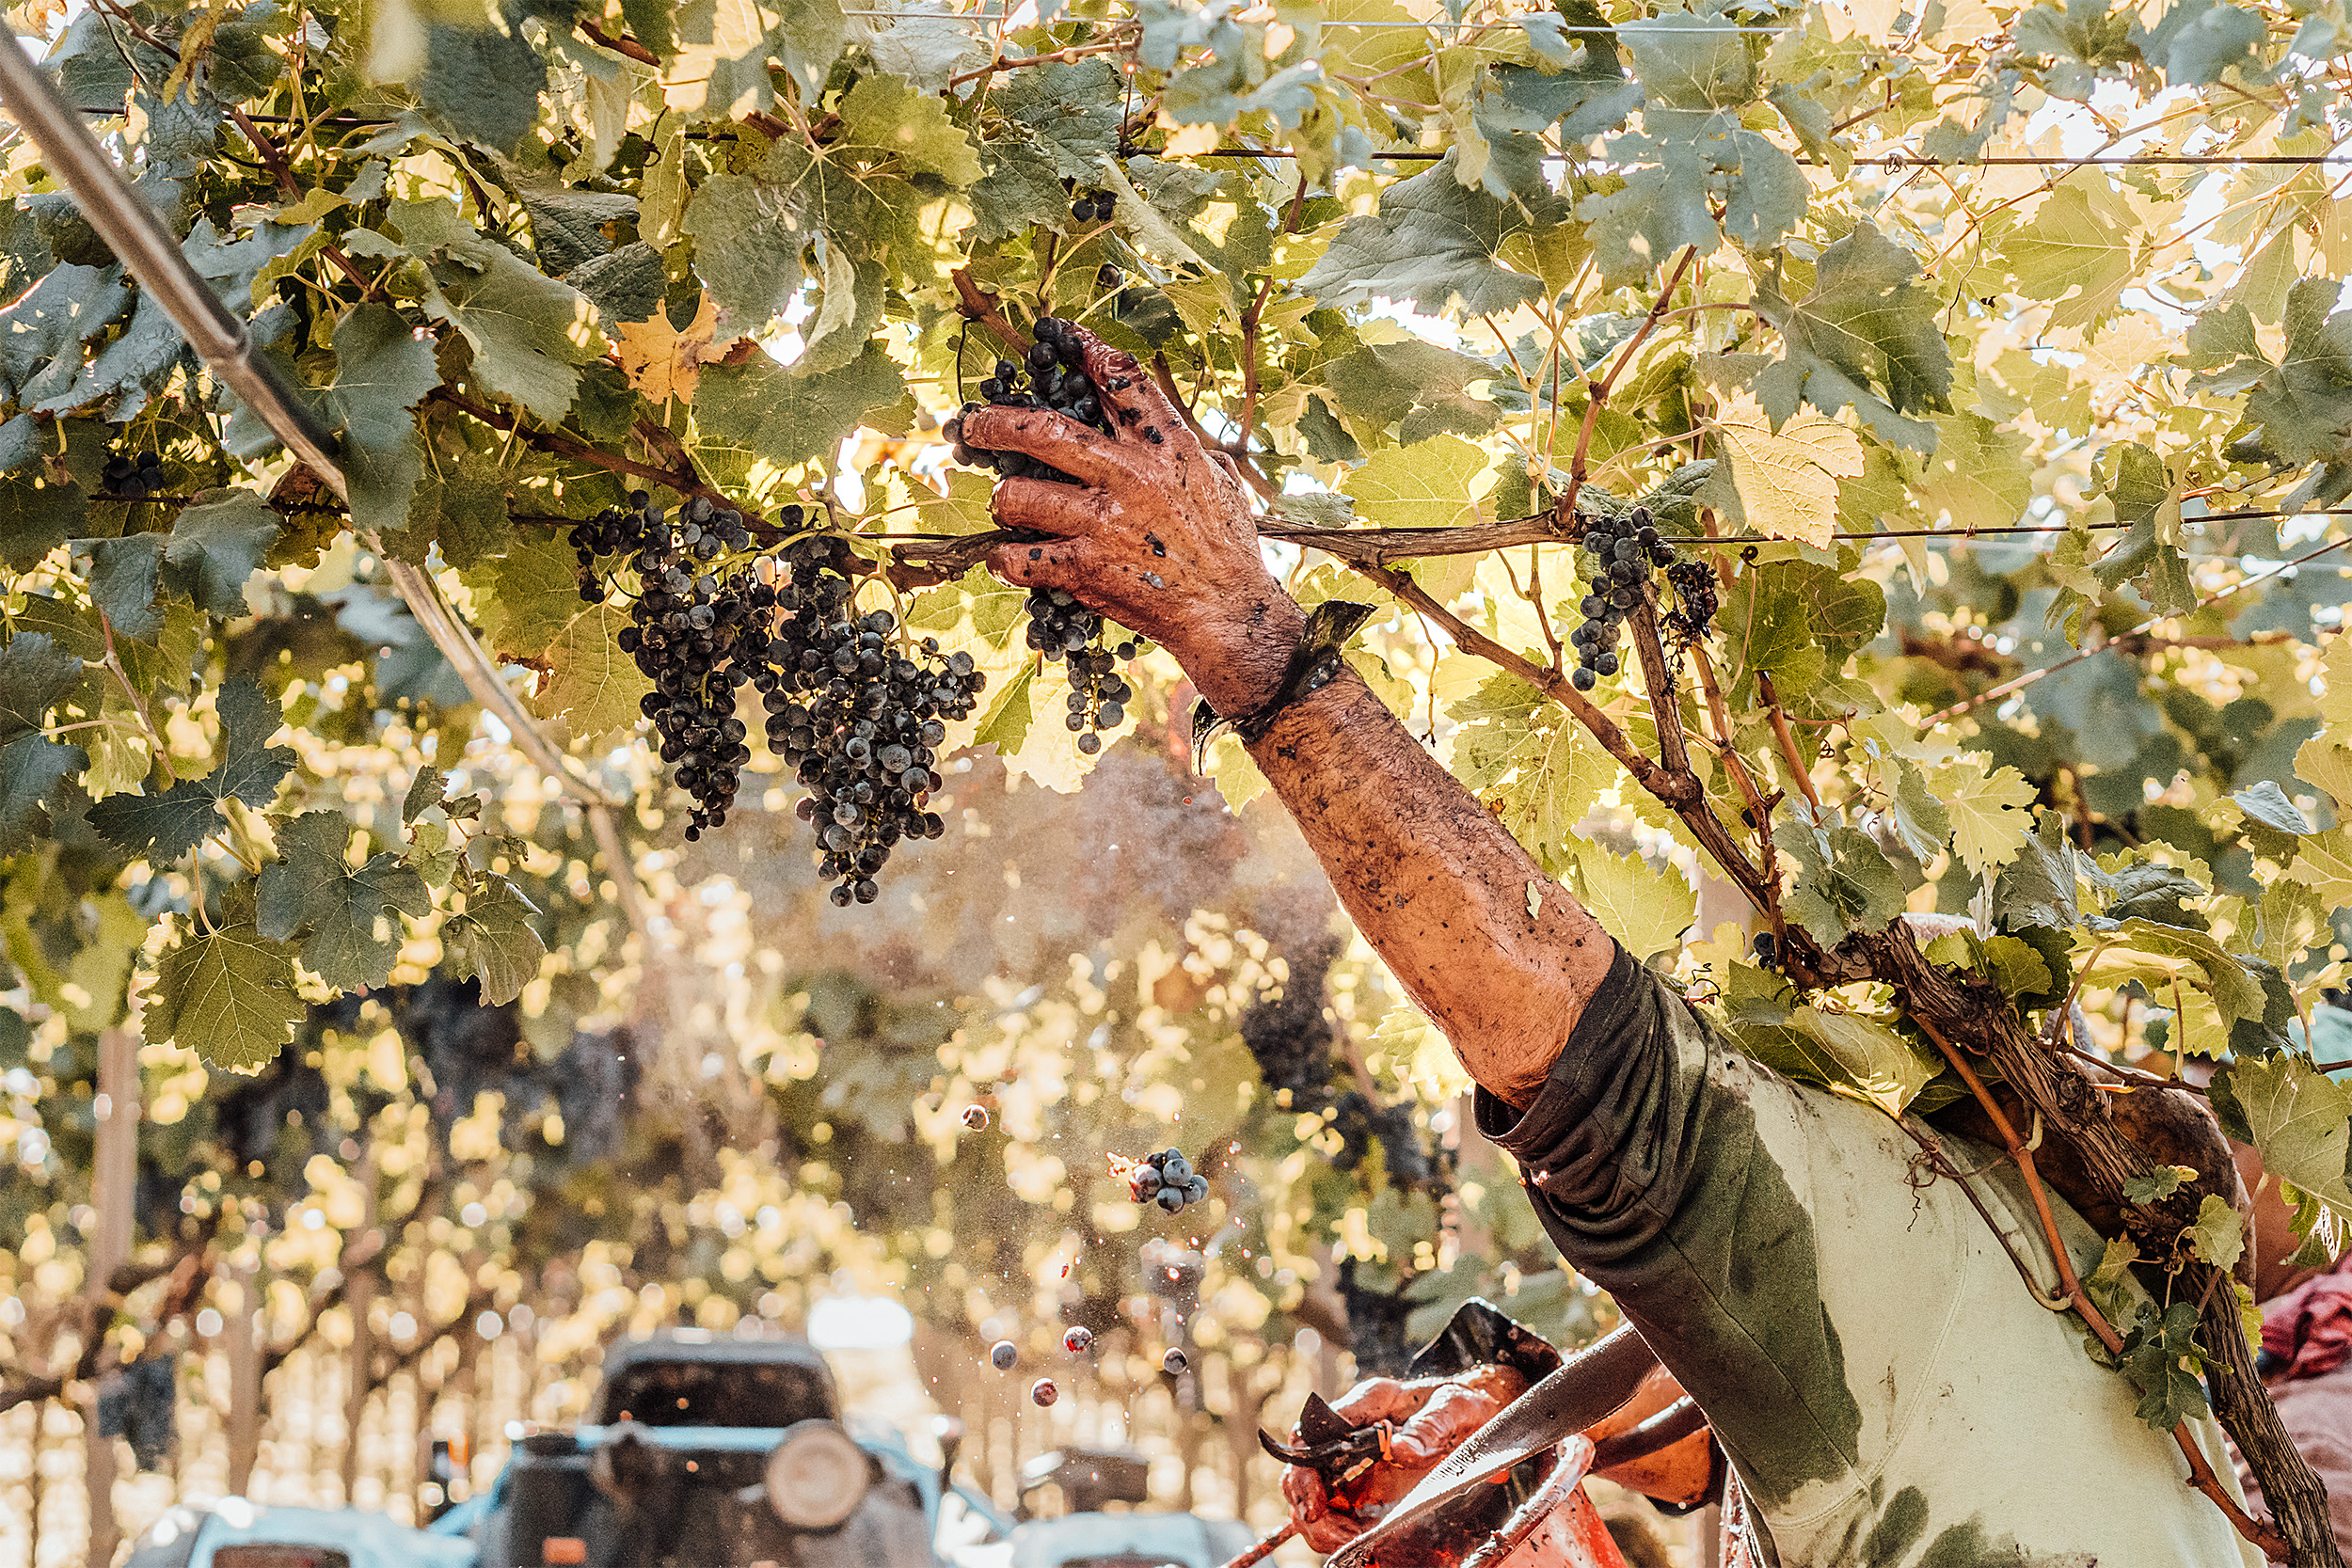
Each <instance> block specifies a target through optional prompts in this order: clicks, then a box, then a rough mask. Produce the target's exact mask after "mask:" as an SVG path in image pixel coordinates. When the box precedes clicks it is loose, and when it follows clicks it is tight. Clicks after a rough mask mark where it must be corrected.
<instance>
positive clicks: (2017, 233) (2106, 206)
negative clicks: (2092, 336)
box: [2000, 171, 2147, 332]
mask: <svg viewBox="0 0 2352 1568" xmlns="http://www.w3.org/2000/svg"><path fill="white" fill-rule="evenodd" d="M2146 231H2147V230H2146V226H2145V225H2144V224H2143V223H2142V221H2141V219H2140V215H2139V214H2137V212H2135V211H2133V209H2132V204H2131V201H2130V199H2129V198H2128V197H2127V196H2124V195H2122V194H2119V193H2117V192H2116V191H2115V190H2114V189H2113V188H2112V187H2111V186H2110V185H2109V184H2108V182H2107V181H2106V179H2105V178H2104V177H2102V176H2100V175H2098V174H2097V173H2096V172H2095V171H2093V172H2092V175H2091V178H2090V179H2088V180H2078V179H2069V180H2066V181H2064V182H2061V183H2060V184H2059V185H2058V189H2056V190H2054V191H2052V192H2051V193H2050V194H2049V196H2048V197H2047V198H2044V199H2043V201H2042V205H2041V206H2040V207H2038V208H2036V209H2035V210H2034V214H2033V216H2032V217H2031V218H2030V219H2029V220H2027V221H2026V222H2025V223H2021V224H2019V225H2017V227H2016V228H2014V229H2012V230H2010V233H2009V238H2008V239H2007V240H2006V241H2005V242H2004V243H2003V244H2002V246H2001V257H2000V259H2001V261H2002V263H2003V264H2004V265H2006V266H2007V267H2008V268H2009V273H2010V277H2012V278H2014V279H2015V280H2016V284H2017V288H2016V292H2017V293H2019V294H2020V295H2022V296H2023V297H2025V298H2026V299H2029V300H2032V301H2034V302H2035V303H2036V304H2042V305H2053V306H2055V307H2056V309H2053V310H2052V311H2051V312H2050V325H2051V326H2052V328H2054V329H2058V330H2074V331H2080V332H2090V331H2093V330H2095V329H2096V328H2097V327H2099V326H2100V325H2103V324H2105V323H2106V321H2107V319H2108V318H2109V317H2111V316H2113V315H2114V314H2115V311H2116V309H2117V306H2118V302H2119V301H2120V300H2121V299H2122V293H2123V291H2124V290H2125V289H2126V288H2128V287H2129V286H2130V285H2131V282H2132V280H2133V278H2134V277H2137V274H2138V271H2139V266H2138V261H2139V257H2138V250H2137V243H2136V242H2137V237H2138V236H2139V235H2141V234H2143V233H2145V232H2146ZM2077 291H2078V292H2077Z"/></svg>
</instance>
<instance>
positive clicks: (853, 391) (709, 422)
mask: <svg viewBox="0 0 2352 1568" xmlns="http://www.w3.org/2000/svg"><path fill="white" fill-rule="evenodd" d="M905 394H906V380H905V378H904V377H903V376H901V375H900V374H899V372H898V366H897V365H896V364H895V363H893V362H892V360H891V357H890V356H889V355H887V354H885V353H883V352H882V345H881V344H880V343H878V342H874V343H868V344H866V351H865V352H864V353H863V354H861V355H859V356H858V357H857V358H855V359H853V360H851V361H850V363H849V364H847V365H844V366H842V367H841V368H840V369H838V370H834V371H827V372H823V373H821V374H818V375H803V374H798V373H795V372H793V371H790V370H787V368H785V367H784V366H782V365H779V364H777V363H776V362H775V361H774V360H772V359H771V358H769V357H768V356H766V355H764V354H762V355H755V356H753V357H752V359H751V360H750V361H749V362H748V363H746V364H742V365H713V366H710V367H709V368H708V369H707V370H705V371H704V372H703V377H702V388H701V390H700V391H699V392H698V393H697V394H696V396H695V399H694V425H695V431H696V435H697V436H698V437H699V440H698V443H697V445H698V447H699V448H702V449H717V450H720V451H724V450H726V449H729V448H732V449H735V450H738V451H742V452H744V453H746V454H747V455H748V456H750V457H756V458H765V459H766V460H767V461H768V462H770V463H771V464H773V465H774V466H775V467H779V468H788V467H791V466H792V465H794V464H795V463H804V462H806V461H808V460H809V459H810V458H812V457H818V456H830V455H831V454H832V453H833V451H834V448H835V447H837V446H838V445H839V444H840V441H841V438H842V437H843V436H847V435H849V434H850V432H851V431H852V430H855V429H856V428H857V427H858V425H859V424H860V423H861V422H862V421H863V420H864V419H865V417H866V415H867V414H868V413H871V412H872V411H873V410H875V409H877V408H883V407H887V406H888V405H890V404H894V403H896V402H898V399H899V398H901V397H903V396H904V395H905Z"/></svg>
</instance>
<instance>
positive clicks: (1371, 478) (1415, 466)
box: [1342, 436, 1494, 528]
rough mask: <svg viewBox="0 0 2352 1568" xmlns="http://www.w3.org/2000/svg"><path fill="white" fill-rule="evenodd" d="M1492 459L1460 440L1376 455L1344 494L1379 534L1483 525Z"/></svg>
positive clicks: (1346, 486) (1355, 475)
mask: <svg viewBox="0 0 2352 1568" xmlns="http://www.w3.org/2000/svg"><path fill="white" fill-rule="evenodd" d="M1492 463H1493V459H1492V457H1491V456H1490V455H1489V454H1488V453H1487V452H1486V451H1482V450H1480V449H1479V448H1477V447H1474V446H1472V445H1471V444H1470V442H1468V441H1465V440H1463V439H1462V438H1461V437H1460V436H1433V437H1431V438H1430V439H1428V440H1426V441H1423V442H1421V443H1420V444H1419V445H1417V446H1410V447H1391V448H1390V449H1388V450H1387V451H1376V452H1374V453H1373V454H1372V455H1371V456H1370V457H1368V458H1366V459H1365V460H1364V462H1363V464H1362V466H1361V467H1358V468H1357V469H1356V471H1355V472H1353V473H1351V474H1349V475H1348V476H1347V480H1346V483H1344V484H1343V485H1342V488H1343V490H1344V491H1345V492H1346V494H1347V496H1348V498H1349V499H1352V500H1353V501H1355V503H1356V513H1357V515H1359V516H1360V517H1361V518H1363V520H1364V521H1365V522H1367V523H1370V524H1372V525H1373V526H1375V527H1376V528H1458V527H1461V526H1464V525H1466V524H1470V523H1474V522H1476V521H1478V520H1479V516H1480V513H1479V505H1478V503H1479V502H1480V501H1481V500H1482V499H1485V498H1486V493H1487V492H1488V491H1489V490H1491V489H1493V488H1494V476H1493V471H1492Z"/></svg>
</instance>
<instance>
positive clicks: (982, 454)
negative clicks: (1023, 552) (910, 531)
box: [940, 316, 1163, 484]
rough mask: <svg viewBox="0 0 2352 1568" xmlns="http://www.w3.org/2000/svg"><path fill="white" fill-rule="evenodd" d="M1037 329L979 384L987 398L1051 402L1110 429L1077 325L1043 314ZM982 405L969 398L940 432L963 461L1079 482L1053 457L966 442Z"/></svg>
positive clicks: (1022, 403) (1021, 475)
mask: <svg viewBox="0 0 2352 1568" xmlns="http://www.w3.org/2000/svg"><path fill="white" fill-rule="evenodd" d="M1036 333H1037V336H1036V339H1035V341H1032V342H1031V343H1030V344H1029V346H1028V349H1027V350H1026V351H1025V353H1024V354H1023V355H1022V356H1021V357H1020V358H1019V359H999V360H997V361H996V363H995V365H994V367H993V369H992V370H991V371H990V372H989V376H988V379H987V380H985V381H983V382H981V383H980V385H979V394H980V401H981V403H986V404H993V406H995V407H998V408H1051V409H1053V410H1055V411H1056V412H1057V413H1061V414H1067V415H1068V416H1070V418H1072V419H1073V420H1077V421H1078V422H1079V423H1080V424H1085V425H1091V426H1092V427H1094V428H1095V429H1096V430H1101V431H1108V430H1109V429H1110V413H1109V410H1107V409H1106V408H1104V405H1103V399H1102V394H1101V393H1100V392H1099V391H1098V390H1097V389H1096V388H1095V385H1094V383H1093V382H1092V381H1091V380H1089V378H1088V376H1087V373H1086V368H1085V364H1084V354H1085V351H1084V348H1083V346H1082V345H1081V344H1080V343H1079V341H1078V334H1077V329H1076V328H1075V327H1073V326H1072V325H1071V324H1070V323H1068V322H1066V321H1063V320H1062V319H1061V318H1060V317H1058V316H1040V317H1039V318H1038V320H1037V327H1036ZM1114 389H1117V388H1114ZM979 406H980V404H979V403H967V404H964V405H963V408H962V411H961V413H959V414H957V415H956V416H955V417H954V418H952V419H950V420H948V421H947V422H946V424H945V425H942V426H941V427H940V434H941V435H943V436H946V437H947V439H948V440H949V441H951V442H953V443H955V459H956V461H957V462H959V463H961V464H962V465H963V466H964V467H967V468H984V467H993V468H994V469H995V470H996V472H997V473H998V474H999V475H1001V476H1002V477H1004V478H1006V479H1050V480H1055V481H1057V482H1059V483H1064V484H1074V483H1077V481H1075V480H1073V479H1072V478H1071V477H1070V476H1069V475H1068V474H1066V473H1063V472H1062V471H1061V470H1060V469H1058V468H1057V467H1054V466H1053V465H1052V464H1050V463H1041V462H1039V461H1038V460H1037V459H1036V458H1033V457H1029V456H1026V455H1025V454H1023V453H1021V452H1017V451H986V450H984V449H982V448H978V447H975V446H972V445H970V444H969V443H968V442H966V441H965V440H964V438H963V416H964V415H966V414H971V413H974V412H976V411H977V409H978V408H979ZM1144 435H1145V438H1146V439H1147V440H1152V441H1157V440H1160V439H1163V437H1162V436H1160V434H1159V432H1158V431H1156V430H1149V431H1146V432H1145V433H1144Z"/></svg>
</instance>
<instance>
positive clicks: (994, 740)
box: [972, 661, 1037, 757]
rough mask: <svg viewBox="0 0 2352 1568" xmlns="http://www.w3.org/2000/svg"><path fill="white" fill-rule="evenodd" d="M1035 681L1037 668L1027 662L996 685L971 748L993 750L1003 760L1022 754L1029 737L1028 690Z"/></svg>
mask: <svg viewBox="0 0 2352 1568" xmlns="http://www.w3.org/2000/svg"><path fill="white" fill-rule="evenodd" d="M1036 681H1037V670H1036V666H1035V665H1034V664H1033V663H1030V662H1026V661H1025V662H1024V663H1023V664H1022V665H1021V666H1020V668H1018V669H1017V670H1015V671H1014V672H1013V673H1011V674H1010V675H1008V676H1004V677H1001V678H1000V679H999V680H998V681H997V682H996V683H995V686H996V694H995V695H994V696H993V697H992V698H990V699H989V703H988V706H987V707H986V708H985V709H984V710H983V711H982V712H981V714H980V717H979V726H978V728H977V729H976V730H974V731H973V732H972V744H973V745H975V746H993V747H995V748H996V754H997V755H998V756H1000V757H1009V756H1011V755H1012V754H1013V753H1014V752H1018V751H1020V750H1021V745H1022V742H1023V741H1025V740H1026V739H1027V738H1028V736H1029V725H1030V723H1031V721H1032V716H1031V713H1030V706H1031V701H1030V692H1029V688H1030V687H1031V686H1032V685H1034V684H1035V683H1036Z"/></svg>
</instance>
